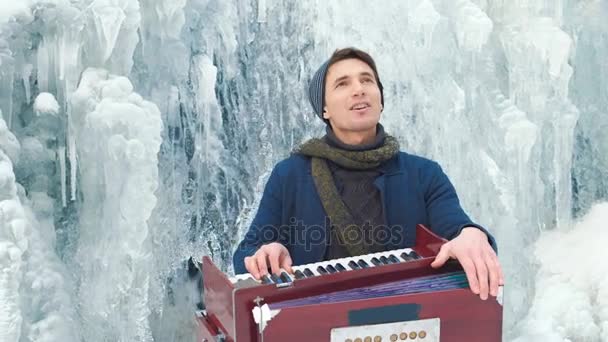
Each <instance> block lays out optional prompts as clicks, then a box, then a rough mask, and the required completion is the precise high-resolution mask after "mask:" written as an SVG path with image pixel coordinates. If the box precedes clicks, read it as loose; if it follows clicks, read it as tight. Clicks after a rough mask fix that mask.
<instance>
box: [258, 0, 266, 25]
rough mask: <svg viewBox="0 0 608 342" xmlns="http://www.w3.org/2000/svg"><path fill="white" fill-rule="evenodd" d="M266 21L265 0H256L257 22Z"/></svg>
mask: <svg viewBox="0 0 608 342" xmlns="http://www.w3.org/2000/svg"><path fill="white" fill-rule="evenodd" d="M265 22H266V0H258V23H265Z"/></svg>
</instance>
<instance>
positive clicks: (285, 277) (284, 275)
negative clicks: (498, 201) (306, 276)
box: [281, 271, 293, 283]
mask: <svg viewBox="0 0 608 342" xmlns="http://www.w3.org/2000/svg"><path fill="white" fill-rule="evenodd" d="M281 280H282V281H283V282H284V283H291V282H292V281H293V280H291V277H290V276H289V274H287V272H285V271H283V272H281Z"/></svg>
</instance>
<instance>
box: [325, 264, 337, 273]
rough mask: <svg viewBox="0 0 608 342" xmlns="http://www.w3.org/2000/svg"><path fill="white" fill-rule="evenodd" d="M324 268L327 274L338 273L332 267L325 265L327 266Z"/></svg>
mask: <svg viewBox="0 0 608 342" xmlns="http://www.w3.org/2000/svg"><path fill="white" fill-rule="evenodd" d="M325 268H326V269H327V272H329V273H337V272H338V270H337V269H336V268H335V267H333V266H332V265H327V266H325Z"/></svg>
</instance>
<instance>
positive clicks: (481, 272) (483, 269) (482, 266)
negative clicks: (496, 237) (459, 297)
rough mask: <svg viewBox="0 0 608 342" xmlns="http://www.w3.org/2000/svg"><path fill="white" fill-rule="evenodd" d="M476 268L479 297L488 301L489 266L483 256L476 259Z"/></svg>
mask: <svg viewBox="0 0 608 342" xmlns="http://www.w3.org/2000/svg"><path fill="white" fill-rule="evenodd" d="M473 260H474V263H475V268H476V270H477V280H478V281H479V296H480V297H481V299H482V300H486V299H488V292H489V291H488V290H489V286H488V284H489V283H488V266H486V263H485V260H484V258H483V257H482V256H480V255H477V256H475V257H474V259H473Z"/></svg>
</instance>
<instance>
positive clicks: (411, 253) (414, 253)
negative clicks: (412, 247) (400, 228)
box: [410, 251, 422, 259]
mask: <svg viewBox="0 0 608 342" xmlns="http://www.w3.org/2000/svg"><path fill="white" fill-rule="evenodd" d="M410 256H411V257H412V258H414V259H422V257H421V256H420V255H418V253H416V252H414V251H411V252H410Z"/></svg>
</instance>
